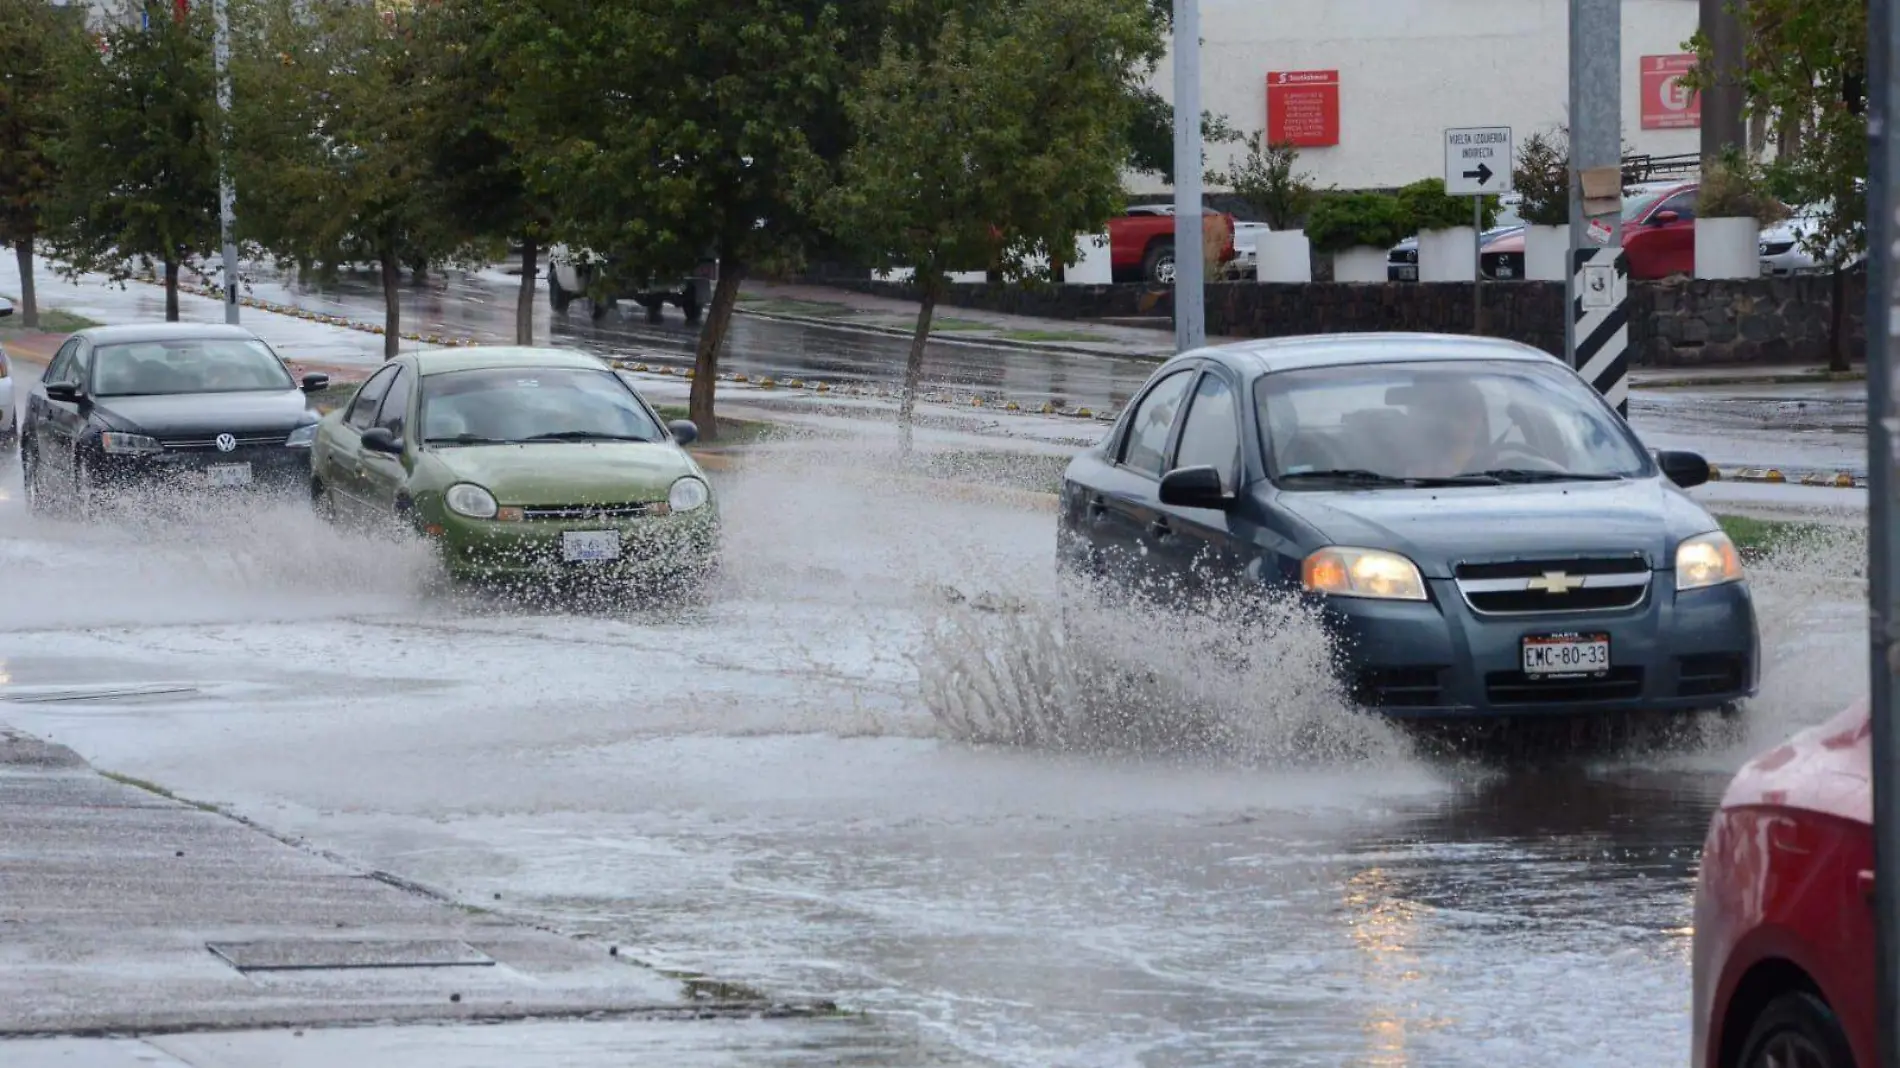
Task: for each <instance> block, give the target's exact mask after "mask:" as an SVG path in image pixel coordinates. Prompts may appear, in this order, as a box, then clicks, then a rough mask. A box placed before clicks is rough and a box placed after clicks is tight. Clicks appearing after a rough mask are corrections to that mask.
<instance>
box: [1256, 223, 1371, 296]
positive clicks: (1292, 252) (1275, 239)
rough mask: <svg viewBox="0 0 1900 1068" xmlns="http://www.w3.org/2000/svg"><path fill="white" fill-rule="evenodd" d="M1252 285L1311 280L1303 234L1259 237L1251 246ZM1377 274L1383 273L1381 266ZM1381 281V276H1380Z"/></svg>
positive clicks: (1275, 233) (1274, 233) (1310, 260)
mask: <svg viewBox="0 0 1900 1068" xmlns="http://www.w3.org/2000/svg"><path fill="white" fill-rule="evenodd" d="M1254 262H1255V265H1256V266H1255V270H1256V272H1257V274H1256V276H1255V280H1256V281H1260V282H1298V283H1306V282H1311V281H1312V280H1313V246H1312V244H1311V243H1310V242H1308V241H1307V240H1306V231H1304V230H1274V231H1269V232H1268V233H1264V234H1261V235H1260V239H1259V241H1258V243H1256V244H1255V245H1254ZM1380 270H1382V271H1383V270H1384V266H1383V264H1381V267H1380ZM1380 281H1384V276H1383V275H1381V276H1380Z"/></svg>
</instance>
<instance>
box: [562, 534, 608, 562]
mask: <svg viewBox="0 0 1900 1068" xmlns="http://www.w3.org/2000/svg"><path fill="white" fill-rule="evenodd" d="M561 555H562V556H563V557H565V558H566V559H567V562H568V563H571V564H580V563H593V562H598V561H601V560H618V559H620V534H619V532H617V531H612V530H570V531H567V532H565V533H563V534H562V535H561Z"/></svg>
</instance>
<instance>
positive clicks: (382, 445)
mask: <svg viewBox="0 0 1900 1068" xmlns="http://www.w3.org/2000/svg"><path fill="white" fill-rule="evenodd" d="M363 447H364V448H365V449H368V450H369V451H370V452H386V453H389V454H390V455H392V456H400V455H401V454H402V439H401V438H399V437H397V436H396V435H394V434H391V433H390V432H389V428H388V427H383V426H373V427H370V428H369V429H368V430H365V431H363Z"/></svg>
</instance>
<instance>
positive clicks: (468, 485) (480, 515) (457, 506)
mask: <svg viewBox="0 0 1900 1068" xmlns="http://www.w3.org/2000/svg"><path fill="white" fill-rule="evenodd" d="M442 502H443V503H444V504H447V505H448V506H449V511H451V512H454V513H455V514H457V515H465V516H468V517H469V518H470V519H493V518H495V513H496V512H498V511H500V508H499V507H498V506H497V505H496V504H495V495H494V494H492V493H490V492H488V491H487V490H485V489H483V488H481V487H480V486H477V485H475V484H474V483H472V482H457V483H456V484H455V485H453V486H450V487H449V491H448V492H447V493H444V494H443V495H442Z"/></svg>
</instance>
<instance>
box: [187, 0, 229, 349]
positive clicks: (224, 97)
mask: <svg viewBox="0 0 1900 1068" xmlns="http://www.w3.org/2000/svg"><path fill="white" fill-rule="evenodd" d="M185 2H186V0H179V4H180V6H181V7H182V6H183V4H184V3H185ZM229 6H230V5H229V0H211V12H212V17H213V18H214V19H216V20H217V36H216V40H215V42H214V43H213V46H212V47H213V50H214V54H215V58H216V61H217V67H218V114H219V117H220V119H221V120H222V121H221V122H220V123H219V126H218V129H219V131H220V134H221V136H220V137H219V139H218V143H219V152H218V230H219V237H220V238H221V239H222V240H223V244H224V321H225V322H227V323H230V324H231V325H233V326H235V325H237V321H238V255H237V236H236V234H235V233H234V231H235V229H236V223H237V213H236V209H237V191H236V190H235V189H233V188H232V185H231V16H230V11H229Z"/></svg>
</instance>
